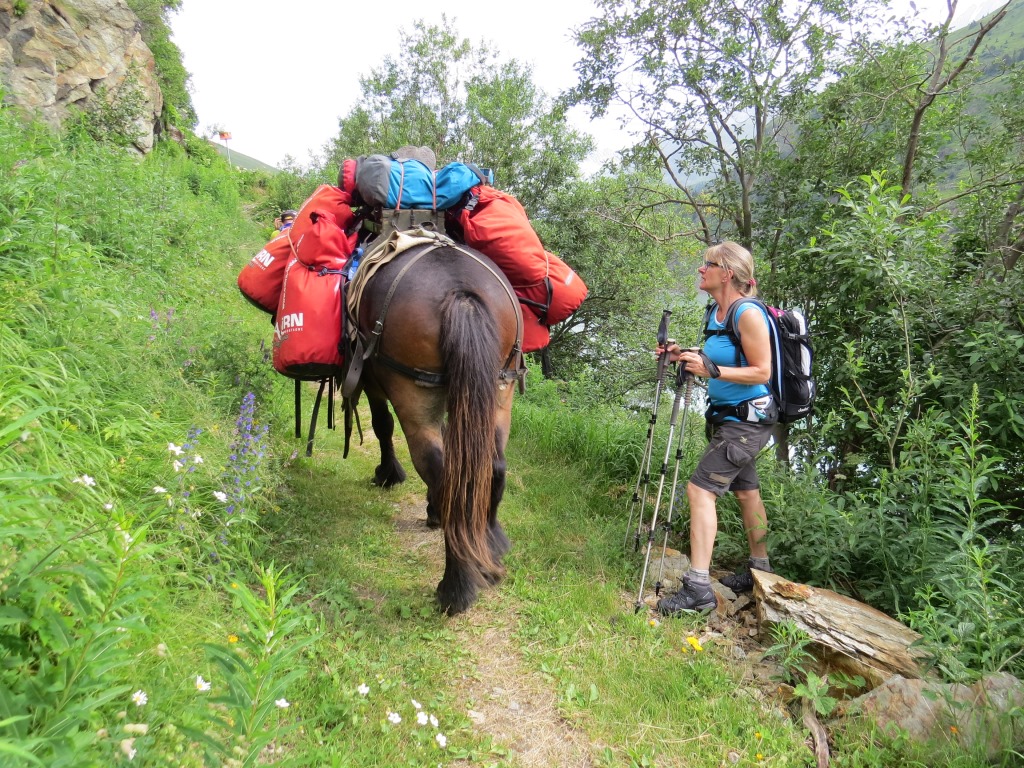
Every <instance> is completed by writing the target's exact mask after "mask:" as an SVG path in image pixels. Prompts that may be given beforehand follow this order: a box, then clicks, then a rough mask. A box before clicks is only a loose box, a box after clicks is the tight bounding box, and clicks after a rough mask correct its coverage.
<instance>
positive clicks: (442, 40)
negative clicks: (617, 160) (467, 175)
mask: <svg viewBox="0 0 1024 768" xmlns="http://www.w3.org/2000/svg"><path fill="white" fill-rule="evenodd" d="M400 37H401V48H402V50H403V51H404V54H403V56H402V57H401V58H399V59H393V58H390V57H387V58H385V60H384V63H383V64H382V65H381V66H380V67H378V68H376V69H374V70H372V71H371V73H370V74H369V75H368V76H366V77H362V78H360V86H361V90H362V95H361V97H360V100H359V103H358V104H357V105H356V106H355V107H353V108H352V109H351V110H350V111H349V113H348V114H347V115H346V116H345V117H343V118H342V119H341V121H340V122H339V131H338V135H337V137H335V139H334V140H333V141H332V142H331V143H330V145H329V146H328V147H327V148H326V150H325V154H326V159H325V164H326V165H327V166H329V167H334V168H337V167H338V166H339V164H340V163H341V162H342V161H343V160H344V159H345V158H347V157H356V156H358V155H364V154H371V153H375V152H379V153H388V152H392V151H394V150H395V149H398V148H399V147H401V146H403V145H406V144H414V145H425V146H428V147H430V148H431V149H433V150H434V152H435V153H436V155H437V160H438V164H439V165H442V164H444V163H447V162H451V161H453V160H463V161H469V162H475V163H477V164H478V165H481V166H485V167H489V168H491V169H492V170H493V171H494V176H495V183H496V185H497V186H499V187H500V188H501V189H503V190H505V191H508V192H510V193H511V194H513V195H515V196H516V197H517V199H518V200H519V201H520V202H521V203H522V204H523V206H524V207H525V208H526V209H527V211H530V212H531V213H533V214H536V213H537V212H539V211H541V210H542V209H543V206H544V203H545V201H546V200H547V199H548V197H549V196H550V195H551V194H552V193H553V192H554V191H555V190H557V189H558V188H559V187H560V186H561V185H562V184H564V183H566V182H568V181H571V180H574V179H576V178H577V177H578V173H579V171H578V167H579V163H580V162H581V161H582V160H583V158H584V157H585V156H586V155H587V153H588V152H589V151H590V148H591V145H592V141H591V140H590V139H589V138H588V137H586V136H584V135H582V134H580V133H579V132H577V131H575V130H573V129H572V128H571V127H570V126H569V124H568V121H567V118H566V114H565V111H564V108H562V107H559V106H556V105H554V104H553V102H552V100H551V99H550V98H549V97H548V96H547V95H546V94H544V93H543V91H541V90H540V89H539V88H538V87H537V86H536V84H535V83H534V82H533V74H532V71H531V70H530V68H529V67H526V66H523V65H522V64H520V63H518V62H516V61H514V60H513V61H508V62H504V63H502V62H500V61H499V59H498V55H497V54H496V53H494V52H493V51H491V50H490V49H489V48H488V47H487V46H486V45H484V44H481V45H479V46H474V45H472V44H471V43H470V42H469V41H468V40H466V39H464V38H461V37H460V36H459V35H458V33H457V32H456V30H455V29H454V28H453V27H452V25H451V24H450V23H449V22H448V20H447V18H445V17H442V25H441V26H429V25H427V24H426V23H424V22H423V21H416V22H415V23H414V25H413V30H412V31H411V32H407V31H405V30H402V31H401V32H400Z"/></svg>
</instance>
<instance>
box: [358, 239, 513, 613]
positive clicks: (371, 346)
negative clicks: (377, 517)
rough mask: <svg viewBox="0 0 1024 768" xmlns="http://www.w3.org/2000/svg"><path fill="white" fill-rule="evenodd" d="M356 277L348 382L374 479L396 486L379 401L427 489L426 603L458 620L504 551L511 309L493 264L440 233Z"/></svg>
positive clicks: (389, 430)
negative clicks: (440, 544)
mask: <svg viewBox="0 0 1024 768" xmlns="http://www.w3.org/2000/svg"><path fill="white" fill-rule="evenodd" d="M367 261H369V259H367ZM367 266H368V265H367V262H366V261H364V263H363V264H362V265H360V268H359V273H362V272H363V271H364V269H366V268H367ZM359 273H357V277H356V279H355V280H354V281H353V286H355V285H356V284H357V283H358V282H359V281H360V278H361V277H362V278H364V279H363V284H362V286H360V288H361V293H360V294H359V295H358V300H357V303H356V304H355V305H353V304H351V303H350V307H349V308H350V311H351V312H352V313H353V314H354V319H355V321H356V324H357V327H358V331H359V337H360V343H361V346H362V347H364V348H365V350H366V351H365V352H357V353H356V354H357V356H358V359H363V360H365V364H364V368H363V370H362V372H361V378H360V379H359V382H360V386H361V388H362V390H363V391H365V392H366V395H367V398H368V400H369V403H370V413H371V419H372V424H373V431H374V433H375V434H376V435H377V439H378V441H379V442H380V449H381V460H380V465H379V466H378V467H377V469H376V472H375V475H374V482H375V483H376V484H377V485H380V486H383V487H390V486H392V485H394V484H396V483H400V482H402V481H403V480H404V479H405V471H404V470H403V469H402V466H401V464H400V463H399V461H398V459H397V457H396V456H395V449H394V443H393V441H392V438H393V435H394V426H395V425H394V419H393V418H392V416H391V412H390V410H389V409H388V403H389V402H390V403H391V406H392V407H393V408H394V411H395V414H396V415H397V417H398V421H399V424H400V425H401V427H402V432H403V433H404V435H405V438H406V441H407V442H408V445H409V452H410V454H411V457H412V462H413V465H414V466H415V467H416V471H417V472H418V473H419V475H420V477H421V478H423V481H424V482H425V483H426V485H427V525H428V526H430V527H438V526H440V527H441V528H442V529H443V531H444V542H445V569H444V576H443V578H442V579H441V581H440V583H439V584H438V585H437V599H438V602H439V603H440V605H441V609H442V610H443V611H444V612H446V613H450V614H456V613H460V612H462V611H464V610H466V609H467V608H469V606H470V605H472V604H473V602H474V601H475V600H476V597H477V594H478V592H479V590H480V589H481V588H482V587H484V586H488V585H494V584H497V583H498V582H499V581H500V580H501V579H502V578H503V576H504V572H505V571H504V566H503V565H502V558H503V557H504V555H505V553H506V552H508V549H509V546H510V545H509V540H508V538H507V537H506V535H505V532H504V531H503V530H502V527H501V525H500V524H499V523H498V514H497V513H498V504H499V503H500V502H501V498H502V495H503V494H504V490H505V444H506V442H507V440H508V433H509V426H510V424H511V419H512V395H513V392H514V389H515V386H514V385H515V384H516V381H517V380H519V381H521V380H522V375H523V369H522V353H521V351H520V350H521V348H522V333H523V319H522V310H521V308H520V306H519V302H518V300H517V299H516V297H515V294H514V293H513V291H512V287H511V286H510V285H509V283H508V280H507V279H506V278H505V276H504V275H503V274H502V273H501V271H500V270H499V269H498V268H497V267H496V266H495V265H494V264H493V262H491V261H490V260H489V259H487V257H485V256H483V255H482V254H480V253H477V252H476V251H473V250H471V249H469V248H466V247H464V246H457V245H456V244H455V243H454V242H452V241H450V240H447V239H446V238H443V237H439V238H438V239H437V241H436V242H435V243H433V244H430V243H428V244H423V245H416V246H414V247H413V248H410V249H408V250H404V251H402V252H401V253H399V254H398V255H397V256H396V257H395V258H394V259H393V260H391V261H388V262H386V263H384V264H382V265H379V266H377V267H376V271H375V272H373V273H372V277H366V275H361V274H359ZM366 274H370V273H369V272H367V273H366ZM350 378H351V377H350ZM346 385H348V381H347V382H346ZM356 397H358V394H356ZM348 399H349V400H350V401H351V399H352V398H350V397H349V398H348Z"/></svg>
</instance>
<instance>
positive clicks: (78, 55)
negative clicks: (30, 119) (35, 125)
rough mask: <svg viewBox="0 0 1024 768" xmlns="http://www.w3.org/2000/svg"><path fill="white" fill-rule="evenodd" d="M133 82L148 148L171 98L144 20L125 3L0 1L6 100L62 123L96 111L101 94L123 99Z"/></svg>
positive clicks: (0, 68) (141, 143)
mask: <svg viewBox="0 0 1024 768" xmlns="http://www.w3.org/2000/svg"><path fill="white" fill-rule="evenodd" d="M16 6H17V8H18V9H19V10H18V11H17V12H16V10H15V7H16ZM129 73H131V77H129ZM126 78H128V83H127V85H126ZM132 81H134V84H135V86H136V87H137V88H138V90H139V94H140V95H141V97H142V101H143V114H142V116H141V117H140V118H139V121H138V129H139V131H138V132H139V138H138V139H137V141H136V146H137V148H138V149H139V150H140V151H141V152H148V151H149V150H150V149H152V147H153V138H154V137H153V133H154V128H155V126H156V124H157V119H158V118H159V116H160V110H161V108H162V107H163V95H162V94H161V93H160V87H159V86H158V85H157V80H156V73H155V63H154V61H153V54H152V53H150V50H149V48H147V47H146V45H145V43H143V42H142V36H141V23H140V22H139V19H138V17H137V16H136V15H135V14H134V13H132V11H131V10H130V9H129V8H128V6H127V5H126V4H125V0H23V1H22V2H18V3H15V2H14V0H0V87H2V88H3V90H4V91H5V95H4V103H5V104H9V105H14V106H17V107H21V108H23V109H25V110H26V111H28V112H30V113H33V114H36V115H38V116H39V117H40V118H41V119H42V120H43V121H44V122H46V123H47V124H49V125H51V126H53V127H55V128H56V127H58V126H59V125H60V124H61V123H62V122H63V120H64V118H65V117H67V115H68V113H69V110H70V109H71V108H74V107H77V108H79V109H88V108H89V107H90V106H92V105H94V104H95V102H96V100H97V99H98V98H99V97H100V95H101V94H105V95H106V97H107V98H108V99H109V98H115V97H116V95H117V94H118V93H119V91H120V89H122V88H124V87H131V85H132Z"/></svg>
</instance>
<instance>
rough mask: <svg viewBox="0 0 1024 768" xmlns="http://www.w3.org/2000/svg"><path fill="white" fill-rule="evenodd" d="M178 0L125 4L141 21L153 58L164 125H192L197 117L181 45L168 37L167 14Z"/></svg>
mask: <svg viewBox="0 0 1024 768" xmlns="http://www.w3.org/2000/svg"><path fill="white" fill-rule="evenodd" d="M181 3H182V0H128V7H129V8H131V9H132V11H134V12H135V15H136V16H138V17H139V20H140V21H141V22H142V40H143V42H145V43H146V45H147V46H148V47H149V50H150V51H151V52H152V53H153V58H154V59H155V60H156V73H157V79H158V81H159V83H160V90H161V91H162V92H163V96H164V108H163V114H162V115H161V120H162V122H163V123H164V124H165V125H174V126H177V127H179V128H192V129H194V128H195V126H196V123H197V122H198V121H199V118H198V116H197V115H196V110H195V107H194V106H193V104H192V95H191V93H190V92H189V77H190V75H189V73H188V71H187V70H186V69H185V65H184V63H182V58H181V49H180V48H178V46H177V45H176V44H175V43H174V41H173V40H171V27H170V24H169V23H168V17H169V15H170V14H171V13H173V12H175V11H177V10H179V9H180V8H181Z"/></svg>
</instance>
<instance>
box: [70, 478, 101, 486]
mask: <svg viewBox="0 0 1024 768" xmlns="http://www.w3.org/2000/svg"><path fill="white" fill-rule="evenodd" d="M71 482H72V483H78V484H80V485H84V486H85V487H86V488H92V487H93V486H94V485H96V481H95V480H94V479H93V478H91V477H89V475H82V476H81V477H76V478H75V479H74V480H72V481H71Z"/></svg>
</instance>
